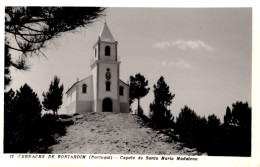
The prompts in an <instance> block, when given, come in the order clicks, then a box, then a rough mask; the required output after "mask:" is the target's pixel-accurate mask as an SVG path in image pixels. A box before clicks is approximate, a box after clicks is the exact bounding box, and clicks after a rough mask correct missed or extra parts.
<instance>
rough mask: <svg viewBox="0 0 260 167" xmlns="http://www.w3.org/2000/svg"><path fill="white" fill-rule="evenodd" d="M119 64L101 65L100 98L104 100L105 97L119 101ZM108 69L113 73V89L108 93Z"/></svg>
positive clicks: (111, 81) (111, 80)
mask: <svg viewBox="0 0 260 167" xmlns="http://www.w3.org/2000/svg"><path fill="white" fill-rule="evenodd" d="M118 66H119V65H118V64H117V63H108V62H104V63H100V64H99V83H98V85H99V98H101V99H103V98H105V97H110V98H113V99H118V93H119V92H118ZM107 68H109V69H110V73H111V79H110V83H111V87H110V91H106V81H107V80H106V77H105V75H106V72H107Z"/></svg>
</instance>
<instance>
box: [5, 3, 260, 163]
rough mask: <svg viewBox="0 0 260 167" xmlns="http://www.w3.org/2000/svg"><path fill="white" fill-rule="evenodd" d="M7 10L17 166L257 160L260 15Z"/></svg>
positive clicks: (8, 109)
mask: <svg viewBox="0 0 260 167" xmlns="http://www.w3.org/2000/svg"><path fill="white" fill-rule="evenodd" d="M4 11H5V20H4V28H5V29H4V37H3V38H2V40H4V46H5V47H4V48H3V51H4V56H3V57H4V75H3V78H4V83H3V84H4V85H3V88H4V90H3V93H2V94H3V114H2V115H3V119H2V120H3V128H2V129H3V140H2V141H3V143H2V145H3V152H2V153H3V155H6V156H5V157H9V155H10V158H9V160H12V159H11V158H18V159H19V158H25V159H26V158H33V157H37V158H39V157H44V156H45V155H46V157H47V156H48V157H51V156H52V155H53V156H57V157H58V158H59V159H85V158H86V157H87V158H88V159H89V160H91V159H93V160H101V161H102V160H109V159H110V160H111V159H113V160H127V161H128V162H129V161H131V160H132V161H135V160H140V161H141V160H144V161H145V160H147V161H153V160H159V161H163V160H165V161H167V160H168V162H169V161H170V160H172V161H177V162H178V163H181V161H183V162H184V163H183V165H185V163H187V162H191V161H194V162H196V161H199V160H200V158H205V157H209V158H210V157H216V158H221V157H225V158H240V159H239V161H242V160H243V158H245V159H248V158H252V157H253V154H252V151H253V146H252V145H253V142H252V141H253V137H252V136H254V134H253V133H254V132H253V131H252V129H254V128H255V127H254V126H253V125H254V122H253V119H252V111H254V106H253V107H252V101H253V99H252V92H253V91H252V90H253V89H252V85H253V70H252V69H253V68H252V64H253V63H252V62H253V56H252V55H253V50H252V46H253V32H254V31H253V8H252V7H182V8H179V7H106V6H75V5H74V6H73V5H72V6H30V5H29V4H28V6H13V5H6V6H4ZM258 148H259V147H258ZM7 155H8V156H7ZM85 161H86V160H85ZM257 162H258V163H259V161H257ZM125 163H126V162H125ZM150 163H151V162H150ZM234 163H235V162H234ZM235 164H237V163H235ZM215 165H217V164H215ZM211 166H212V164H211ZM222 166H223V165H222ZM248 166H253V164H248Z"/></svg>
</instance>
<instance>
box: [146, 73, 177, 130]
mask: <svg viewBox="0 0 260 167" xmlns="http://www.w3.org/2000/svg"><path fill="white" fill-rule="evenodd" d="M153 88H154V90H153V92H154V101H153V102H152V103H151V104H150V117H151V120H152V122H153V124H154V126H156V127H158V128H167V127H169V126H170V124H171V122H172V120H173V116H172V114H171V111H170V110H169V109H168V108H167V107H168V106H170V105H171V103H172V99H173V98H174V96H175V94H172V93H171V92H170V90H169V86H168V85H167V84H166V83H165V81H164V78H163V77H162V76H161V77H160V78H159V80H158V81H157V84H156V85H154V86H153Z"/></svg>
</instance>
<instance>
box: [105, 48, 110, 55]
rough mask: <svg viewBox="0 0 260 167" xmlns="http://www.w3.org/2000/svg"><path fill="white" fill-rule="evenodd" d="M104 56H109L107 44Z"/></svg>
mask: <svg viewBox="0 0 260 167" xmlns="http://www.w3.org/2000/svg"><path fill="white" fill-rule="evenodd" d="M105 56H110V47H109V46H106V47H105Z"/></svg>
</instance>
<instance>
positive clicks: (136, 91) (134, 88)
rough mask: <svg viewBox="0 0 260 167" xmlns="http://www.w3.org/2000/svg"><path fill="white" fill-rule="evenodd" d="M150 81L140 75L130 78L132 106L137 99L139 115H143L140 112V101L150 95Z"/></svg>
mask: <svg viewBox="0 0 260 167" xmlns="http://www.w3.org/2000/svg"><path fill="white" fill-rule="evenodd" d="M147 86H148V81H147V80H145V77H144V76H143V75H141V74H140V73H138V74H136V75H135V77H133V76H130V104H131V103H132V102H133V101H134V100H135V99H137V100H138V109H137V114H138V115H139V116H140V115H143V113H142V112H141V111H142V110H140V99H141V98H142V97H144V96H146V95H147V94H148V92H149V91H150V88H147Z"/></svg>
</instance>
